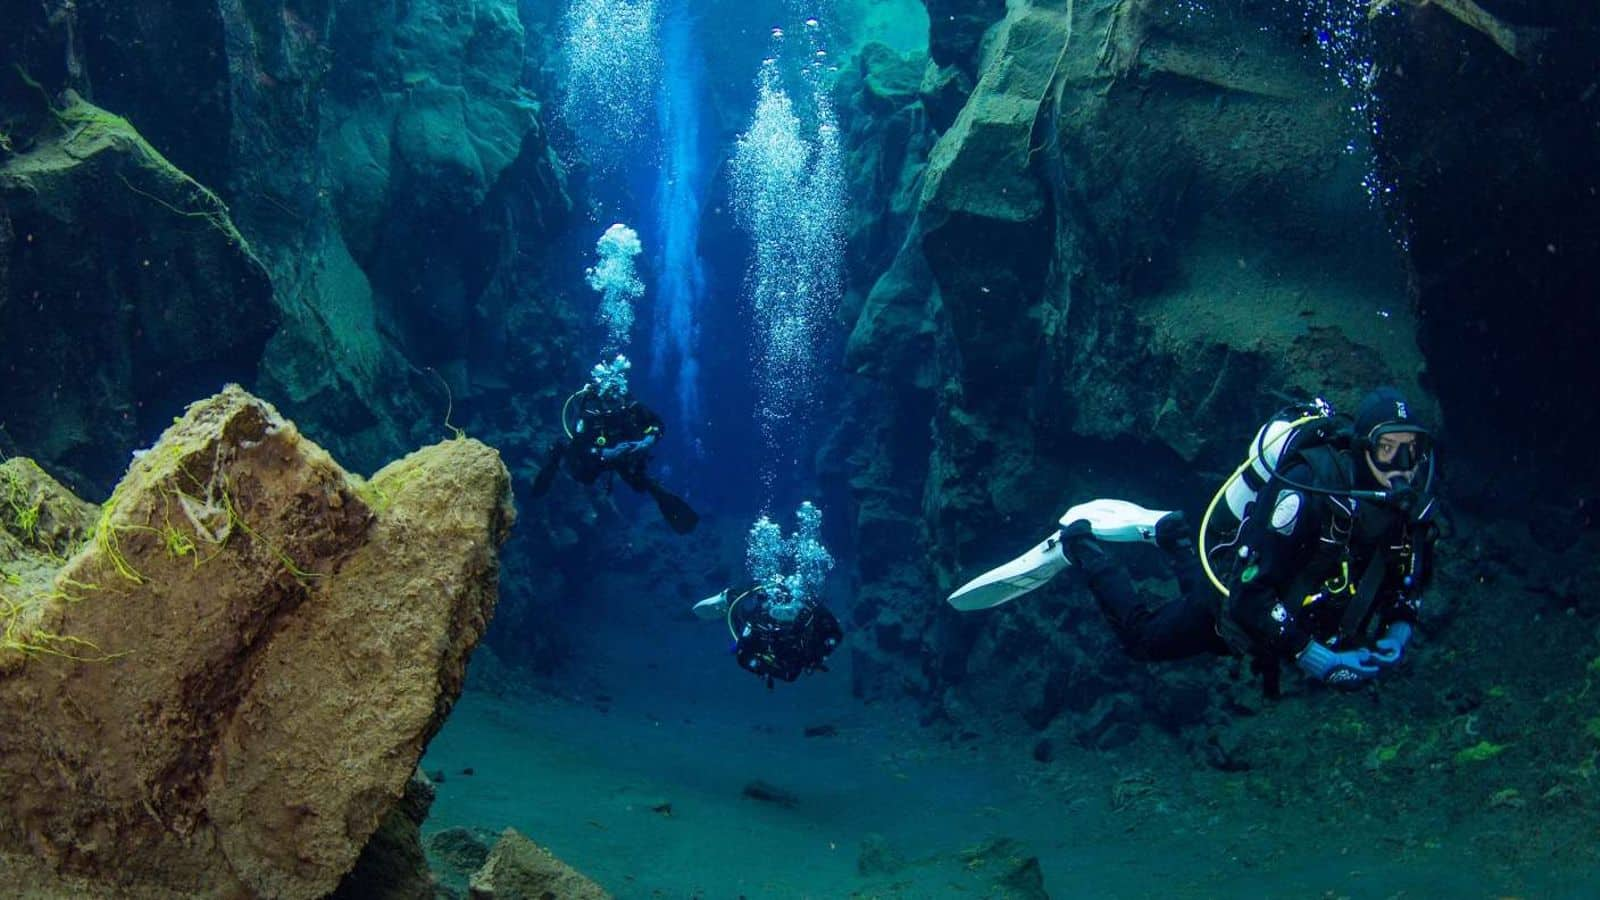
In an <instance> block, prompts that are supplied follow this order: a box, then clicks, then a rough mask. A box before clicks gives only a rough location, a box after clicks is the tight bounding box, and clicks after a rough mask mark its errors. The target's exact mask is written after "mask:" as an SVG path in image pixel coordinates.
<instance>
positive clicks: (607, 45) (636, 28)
mask: <svg viewBox="0 0 1600 900" xmlns="http://www.w3.org/2000/svg"><path fill="white" fill-rule="evenodd" d="M657 28H658V16H657V9H656V0H571V2H570V3H569V4H568V5H567V10H566V15H565V16H563V18H562V57H561V75H562V95H561V116H560V117H561V122H562V124H563V125H564V126H565V129H566V132H567V134H568V135H569V136H570V137H571V139H572V140H573V142H574V143H575V145H576V146H575V148H574V149H576V151H577V152H578V153H579V154H581V156H582V157H583V159H584V161H586V162H587V163H588V164H589V166H590V167H591V168H592V169H593V170H594V172H595V174H596V175H597V176H599V177H597V178H595V179H594V180H595V183H596V184H604V183H606V182H607V181H608V180H611V179H615V178H617V177H620V176H621V175H623V174H625V170H626V168H627V164H628V163H629V162H630V161H631V160H633V159H634V158H635V157H636V156H637V155H638V153H639V152H640V150H641V148H642V147H646V146H647V145H648V142H649V139H650V137H651V132H650V130H649V129H648V128H646V127H645V125H646V123H647V122H648V121H649V114H650V110H651V109H652V104H653V100H654V95H655V89H656V84H657V82H658V81H659V80H660V71H661V53H660V46H659V44H658V36H657Z"/></svg>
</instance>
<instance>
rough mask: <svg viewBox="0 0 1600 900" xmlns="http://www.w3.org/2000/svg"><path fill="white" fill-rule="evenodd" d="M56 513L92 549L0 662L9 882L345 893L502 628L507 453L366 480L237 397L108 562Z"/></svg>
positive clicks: (160, 462)
mask: <svg viewBox="0 0 1600 900" xmlns="http://www.w3.org/2000/svg"><path fill="white" fill-rule="evenodd" d="M23 466H25V464H19V463H16V462H13V463H11V464H8V468H7V469H6V470H5V471H11V469H14V468H21V467H23ZM32 483H33V484H36V485H38V487H37V490H39V491H49V490H51V488H50V486H49V485H48V483H46V482H43V481H39V480H37V479H35V481H34V482H32ZM24 496H26V493H24ZM369 498H370V500H369ZM380 499H381V503H379V502H376V501H377V500H380ZM52 509H53V510H62V512H59V513H57V512H54V511H53V512H52V514H51V517H50V519H49V520H48V521H50V522H51V523H53V524H52V525H51V526H50V531H48V532H46V533H55V534H59V535H60V538H59V542H60V543H61V544H63V545H68V544H77V548H76V549H75V550H74V551H73V552H71V554H70V556H68V557H67V558H65V559H58V560H56V561H55V563H54V567H53V569H52V570H51V571H42V570H41V571H40V572H39V573H38V574H37V575H36V576H35V577H36V580H42V581H43V582H44V583H46V584H48V586H49V593H46V594H42V595H36V596H35V597H34V598H33V599H32V600H31V601H29V603H28V605H27V607H26V609H27V611H28V618H27V620H26V621H20V620H19V619H18V617H16V616H12V617H11V618H10V620H9V621H8V622H7V626H8V627H7V632H6V634H7V638H8V640H7V642H6V644H5V645H4V646H0V735H4V738H3V740H4V742H5V751H6V752H5V753H4V754H3V755H0V798H4V799H3V800H0V807H3V808H0V878H3V880H5V881H6V883H29V884H35V885H42V886H48V885H58V886H60V890H59V892H60V893H63V894H69V893H70V894H72V895H74V896H90V897H93V896H107V897H109V896H164V895H169V894H177V895H184V896H215V897H224V896H227V897H232V896H242V895H254V896H274V897H286V898H293V897H306V898H310V897H321V896H324V895H326V894H327V893H328V892H330V891H332V890H333V889H334V888H335V887H336V886H337V885H338V883H339V879H340V878H341V876H343V875H344V873H346V872H347V871H349V870H350V868H351V866H352V865H353V864H354V863H355V862H356V859H357V856H358V854H359V853H360V852H361V850H362V848H363V847H364V846H365V845H366V843H367V839H368V838H369V837H370V836H371V835H372V834H373V832H374V831H375V830H377V828H378V826H379V824H380V822H382V821H383V820H384V818H385V816H387V815H388V814H389V813H390V811H391V810H392V809H393V808H394V807H395V804H396V803H397V802H398V801H399V800H400V798H401V796H402V794H403V792H404V791H405V789H406V786H407V783H408V780H409V779H410V777H411V775H412V773H413V771H414V770H415V767H416V763H417V760H418V759H419V758H420V757H421V754H422V750H423V747H424V746H425V745H426V743H427V741H428V740H429V738H431V737H432V735H433V733H434V732H435V731H436V730H437V729H438V727H439V725H440V724H441V723H442V720H443V716H444V714H445V713H446V711H447V710H448V709H449V708H450V706H451V704H452V703H453V702H454V700H455V698H456V697H457V696H458V695H459V693H460V690H461V686H462V680H463V678H464V675H465V668H466V657H467V654H468V653H469V652H470V650H471V648H472V647H473V646H474V645H475V644H476V643H477V641H478V639H479V638H480V637H481V635H482V633H483V630H484V628H485V627H486V625H487V621H488V617H489V616H490V615H491V613H492V611H493V609H494V606H495V602H496V596H497V595H496V591H497V581H498V559H497V550H498V547H499V545H500V544H501V542H502V541H503V540H504V539H505V537H506V534H507V532H508V529H509V528H510V525H511V522H512V520H513V517H514V514H513V511H512V509H511V499H510V476H509V473H508V472H507V471H506V469H505V466H504V465H503V464H502V463H501V461H500V458H499V455H498V454H497V453H496V452H495V451H494V450H492V449H491V448H489V447H486V446H484V445H483V444H481V443H478V442H476V441H471V440H465V439H461V440H453V441H447V442H445V443H443V444H438V445H435V446H432V447H428V448H425V449H423V450H420V451H417V452H416V453H413V454H412V455H410V456H408V457H406V458H404V459H402V460H399V461H396V462H395V463H393V464H391V465H390V466H388V467H386V468H385V469H383V470H382V471H380V472H378V473H377V474H375V475H374V476H373V477H372V478H371V479H369V480H365V481H363V480H361V479H357V478H354V477H352V476H350V475H348V474H346V473H345V472H344V470H343V469H341V468H340V467H339V466H338V465H337V464H336V463H335V462H334V461H333V459H332V458H331V457H330V456H329V455H328V454H327V453H326V452H324V451H323V450H322V449H321V448H319V447H317V446H316V445H315V444H313V443H311V442H310V441H308V440H306V439H305V438H304V437H303V436H302V435H301V434H300V432H299V430H298V429H297V428H296V427H295V426H294V425H293V424H292V423H290V422H288V421H287V420H285V419H283V418H282V417H281V416H279V415H278V413H277V412H276V410H274V409H273V408H272V407H271V406H270V405H268V404H266V403H263V402H262V401H260V400H257V399H256V398H254V397H252V396H250V395H249V394H247V393H245V392H244V391H242V390H240V389H238V388H236V387H231V388H229V389H227V390H225V391H224V392H223V393H221V394H219V395H217V396H215V397H213V398H211V399H209V400H206V401H203V402H200V403H196V404H193V405H192V406H191V407H190V408H189V409H188V411H187V412H186V413H185V415H184V416H183V417H182V418H181V419H179V420H178V421H177V422H175V423H174V424H173V425H172V426H171V427H170V428H169V429H168V430H167V431H166V433H165V434H163V435H162V437H161V439H160V440H159V441H157V442H156V444H155V445H154V446H152V447H151V448H149V449H148V450H147V451H144V452H142V453H140V454H139V455H138V457H137V458H136V459H135V460H134V462H133V464H132V466H131V467H130V469H129V472H128V474H127V476H126V477H125V478H124V479H123V481H122V482H121V484H120V485H119V486H118V487H117V489H116V490H115V491H114V492H113V494H112V496H111V498H110V499H109V500H108V501H107V502H106V504H105V505H104V506H102V507H101V508H100V510H99V513H98V516H96V517H94V522H95V524H94V526H93V533H92V539H91V540H87V541H82V540H81V536H82V535H83V534H84V533H85V532H86V530H87V526H86V523H87V522H88V521H89V519H90V515H89V512H90V510H89V508H86V505H84V504H81V502H78V501H72V500H70V499H63V500H60V501H59V502H56V503H55V504H54V505H53V506H52ZM40 521H46V518H45V516H43V515H41V517H40ZM5 535H6V538H5V540H10V541H13V542H14V540H15V538H14V532H13V531H12V530H11V529H9V528H8V529H6V531H5ZM7 596H8V597H9V596H10V595H7ZM40 635H47V636H53V639H52V640H44V639H41V638H40ZM413 805H415V804H413ZM411 818H412V819H413V820H414V819H416V818H420V814H413V815H411ZM410 843H414V841H411V842H410ZM408 846H410V844H408ZM413 849H415V848H413ZM408 852H409V851H408ZM410 855H411V856H414V857H417V858H420V853H411V854H410ZM64 878H70V879H74V881H73V882H72V885H71V886H70V887H68V886H67V882H65V881H61V880H60V879H64ZM19 879H21V881H19ZM41 890H43V888H41Z"/></svg>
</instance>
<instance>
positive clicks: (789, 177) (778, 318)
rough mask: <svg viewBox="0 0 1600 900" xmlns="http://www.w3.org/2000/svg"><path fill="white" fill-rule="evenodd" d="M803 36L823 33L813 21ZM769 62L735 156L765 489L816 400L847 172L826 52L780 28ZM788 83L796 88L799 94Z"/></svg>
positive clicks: (788, 461)
mask: <svg viewBox="0 0 1600 900" xmlns="http://www.w3.org/2000/svg"><path fill="white" fill-rule="evenodd" d="M804 28H805V29H806V31H807V33H808V35H809V34H814V33H816V31H817V29H818V24H817V21H816V20H815V19H810V20H807V22H806V24H805V26H804ZM773 35H774V51H773V53H772V55H771V56H770V57H769V58H768V59H767V60H765V61H764V62H763V63H762V67H761V73H760V75H759V79H758V82H757V98H756V107H755V111H754V113H753V115H752V117H751V122H750V126H749V128H748V129H747V130H746V131H745V132H744V133H743V134H741V135H740V136H739V138H738V140H737V142H736V144H735V147H734V153H733V160H732V163H731V177H732V182H733V199H734V206H735V211H736V212H737V214H738V217H739V222H740V225H741V227H742V228H744V229H745V231H746V232H747V233H748V234H749V236H750V243H751V261H750V266H749V272H748V277H747V279H746V295H747V298H748V301H749V306H750V309H751V313H752V316H753V318H754V322H755V332H756V333H755V350H756V357H755V359H754V360H753V363H754V369H755V371H754V377H755V379H756V396H757V404H758V409H757V419H758V424H759V426H760V429H761V432H762V436H763V438H764V441H765V443H766V446H767V449H768V451H769V452H768V453H767V454H766V458H765V460H764V462H763V467H762V481H763V482H764V484H765V485H766V487H767V489H768V491H769V493H770V492H771V491H772V489H773V486H774V484H775V482H776V477H777V472H778V470H779V469H780V468H782V469H785V470H789V469H793V468H795V467H796V466H797V465H798V463H799V461H800V459H801V454H802V453H803V452H804V451H805V449H806V447H805V442H804V440H803V438H804V437H806V436H807V433H808V431H809V428H810V424H811V422H810V413H811V412H812V411H813V409H814V406H815V402H816V400H817V388H818V386H819V380H818V379H819V371H820V369H819V362H820V361H819V359H818V357H817V351H818V349H819V347H820V346H821V345H822V344H823V342H824V340H825V338H826V337H827V329H828V326H829V324H830V322H831V321H832V316H833V311H834V310H835V308H836V307H837V305H838V301H839V295H840V289H841V278H842V276H841V268H842V264H843V249H844V244H843V241H844V211H845V206H844V176H843V173H842V171H841V155H842V154H841V150H840V142H839V128H838V124H837V122H836V120H835V116H834V112H833V107H832V104H831V102H830V101H829V99H828V94H827V90H826V85H827V83H828V81H829V77H828V76H829V72H828V69H829V64H828V61H827V54H826V51H825V50H824V49H823V48H822V47H820V46H819V42H818V41H817V40H816V39H814V38H811V37H808V38H807V39H806V40H803V41H793V42H792V44H790V46H793V47H795V48H796V51H797V52H800V53H802V54H804V58H802V59H800V60H794V59H789V58H785V55H784V54H785V50H786V49H788V47H787V46H786V41H785V38H784V36H783V32H782V30H781V29H774V30H773ZM786 83H792V84H794V85H795V86H796V87H797V88H798V91H799V96H800V102H799V103H797V102H796V101H795V99H794V98H793V96H792V95H791V92H790V90H788V87H787V84H786Z"/></svg>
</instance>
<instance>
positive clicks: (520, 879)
mask: <svg viewBox="0 0 1600 900" xmlns="http://www.w3.org/2000/svg"><path fill="white" fill-rule="evenodd" d="M469 895H470V896H471V897H472V898H473V900H544V898H546V897H551V898H555V897H559V898H561V900H610V897H611V894H609V893H607V892H606V890H605V889H604V888H602V887H600V885H598V884H595V883H594V882H593V881H590V880H589V878H588V877H586V876H585V875H583V873H581V872H579V871H578V870H576V869H574V868H572V867H571V866H569V865H567V864H566V863H564V862H562V861H561V860H559V859H556V857H555V856H554V855H553V854H551V852H550V851H549V850H546V849H544V848H543V847H541V846H539V845H538V844H535V843H534V842H533V841H530V840H528V839H527V838H525V837H523V836H522V835H521V834H520V833H519V832H518V831H517V830H516V829H515V828H507V829H506V830H505V831H504V832H502V833H501V834H500V840H499V841H497V842H496V843H495V845H494V849H493V850H490V851H489V859H488V861H487V862H485V863H484V864H483V868H481V869H479V870H478V872H477V874H475V875H473V876H472V884H471V887H470V889H469Z"/></svg>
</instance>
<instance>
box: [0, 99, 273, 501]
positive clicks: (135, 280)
mask: <svg viewBox="0 0 1600 900" xmlns="http://www.w3.org/2000/svg"><path fill="white" fill-rule="evenodd" d="M25 99H27V100H31V101H32V109H34V110H35V111H36V112H38V113H41V114H42V113H43V112H44V106H45V100H44V98H43V97H42V96H36V97H32V98H25ZM51 115H52V116H53V121H51V122H50V124H49V125H48V126H46V127H45V128H44V130H43V131H42V132H41V133H39V134H37V135H35V134H31V133H28V132H17V131H11V132H10V134H11V135H12V137H11V138H10V141H11V143H12V145H13V149H14V150H17V151H20V152H12V153H0V259H3V260H4V262H3V263H0V271H3V272H5V277H3V278H0V334H3V335H5V339H6V347H7V349H6V353H5V360H4V372H3V377H0V409H3V410H4V414H3V416H0V422H3V424H0V433H3V437H4V440H3V441H0V452H4V453H7V454H15V453H18V452H19V451H21V452H26V453H27V454H29V455H31V456H34V457H37V458H40V459H43V460H47V461H48V463H49V465H50V466H51V468H52V469H53V470H54V471H56V472H58V473H60V474H61V476H62V477H64V478H66V479H68V480H69V481H71V482H73V484H74V486H75V487H77V488H78V489H80V490H83V489H86V488H92V487H95V486H99V485H105V484H108V483H110V482H114V481H115V479H116V478H117V477H119V476H120V475H121V474H122V471H123V467H124V465H125V464H126V459H127V457H126V454H127V452H128V450H129V449H130V448H132V447H133V446H136V445H137V444H138V443H139V442H141V441H142V439H143V438H142V435H143V434H146V433H149V432H150V431H152V430H154V429H156V428H159V427H160V425H161V424H162V423H163V422H164V421H165V420H166V418H169V417H170V416H171V412H172V410H174V409H177V408H181V407H180V406H179V405H178V401H177V399H176V398H177V397H178V396H187V391H188V388H189V385H191V384H193V383H194V382H196V381H201V380H205V379H209V378H219V377H226V376H227V375H229V374H239V375H245V374H249V373H250V372H251V370H252V368H253V367H252V366H251V365H250V363H248V362H245V361H248V360H254V359H257V358H259V357H260V355H261V352H262V349H263V348H264V347H265V345H266V342H267V340H268V338H269V337H270V336H271V335H272V333H273V331H274V330H275V329H276V327H277V325H278V323H279V320H280V315H279V310H278V308H277V307H276V306H275V305H274V304H273V302H272V284H271V281H270V278H269V275H268V272H267V270H266V268H265V266H263V264H262V263H261V261H260V259H259V257H257V255H256V254H255V252H254V250H253V249H252V247H251V245H250V244H249V243H248V242H247V241H246V240H245V238H244V237H243V236H242V235H241V234H240V233H239V231H238V229H237V228H235V227H234V224H233V222H232V221H231V219H230V218H229V216H228V211H227V207H226V206H225V205H224V204H223V202H222V201H221V200H220V199H219V198H218V197H217V196H216V195H215V194H213V193H212V192H211V191H210V190H208V189H207V188H206V187H205V186H203V185H202V184H200V183H199V182H197V181H195V180H194V179H192V178H190V177H189V176H188V175H186V174H185V173H184V172H183V171H181V170H179V169H178V168H177V167H175V166H174V165H173V164H172V163H170V162H169V161H168V160H167V159H166V158H165V157H164V156H163V155H162V154H161V153H160V152H159V151H158V150H156V149H155V148H154V147H153V146H151V144H149V143H148V142H147V141H146V140H145V139H144V138H143V137H141V136H140V134H139V132H137V131H135V130H134V129H133V127H132V126H130V125H129V124H128V122H127V121H126V120H125V119H122V118H121V117H119V116H116V115H113V114H111V113H109V112H107V111H106V110H104V109H101V108H99V107H97V106H94V105H93V104H90V103H89V102H87V101H85V100H83V99H82V98H80V97H78V96H77V95H76V94H75V93H73V92H70V91H69V92H68V94H67V95H66V97H65V102H64V104H63V105H62V106H61V107H60V108H58V109H56V110H55V111H54V112H53V113H52V114H51ZM133 298H142V299H143V300H144V302H134V299H133Z"/></svg>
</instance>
